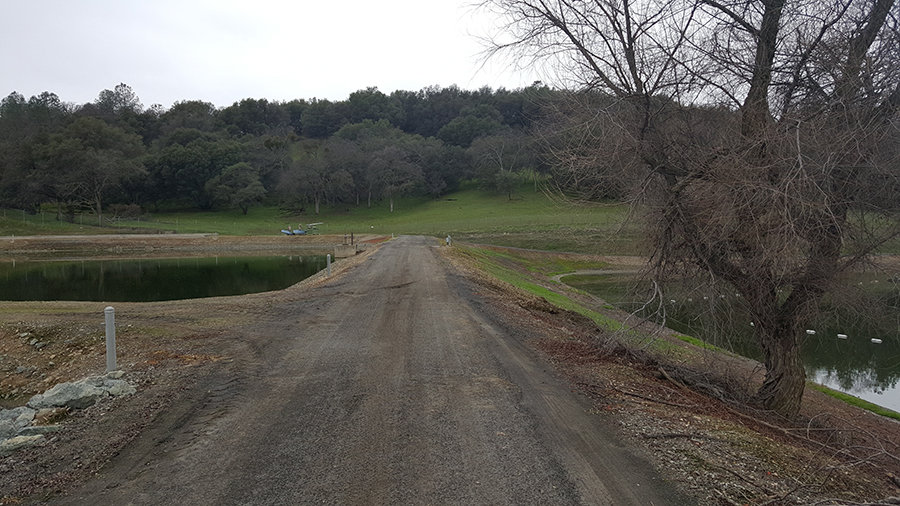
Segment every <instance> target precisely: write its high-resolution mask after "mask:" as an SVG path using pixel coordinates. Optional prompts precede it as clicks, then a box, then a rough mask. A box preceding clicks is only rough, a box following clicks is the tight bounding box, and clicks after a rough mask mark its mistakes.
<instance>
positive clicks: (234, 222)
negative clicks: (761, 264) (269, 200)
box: [0, 185, 640, 255]
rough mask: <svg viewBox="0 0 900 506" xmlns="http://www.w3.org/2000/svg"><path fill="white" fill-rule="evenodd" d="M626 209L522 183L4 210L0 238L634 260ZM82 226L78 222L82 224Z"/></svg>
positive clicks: (634, 230) (633, 230) (633, 233)
mask: <svg viewBox="0 0 900 506" xmlns="http://www.w3.org/2000/svg"><path fill="white" fill-rule="evenodd" d="M627 212H628V209H627V207H625V206H624V205H621V204H594V205H576V204H573V203H570V202H564V201H561V200H559V199H554V198H550V197H549V196H547V195H546V194H544V193H540V192H535V191H534V189H533V187H532V186H530V185H523V186H522V187H521V188H520V189H519V191H517V192H516V193H514V194H513V199H512V200H509V199H508V198H507V197H506V196H505V195H498V194H495V193H491V192H486V191H482V190H478V189H465V190H462V191H459V192H456V193H453V194H450V195H447V196H444V197H443V198H441V199H438V200H436V199H430V198H403V199H398V200H397V201H395V205H394V212H393V213H391V212H390V210H389V208H388V203H387V202H386V201H385V202H377V203H374V204H373V206H372V207H371V208H367V207H365V205H362V206H360V207H355V206H347V205H344V206H340V207H326V206H323V207H322V209H321V213H320V214H318V215H316V214H314V213H311V212H308V211H307V212H304V213H302V214H295V213H290V212H287V211H284V210H282V209H279V208H277V207H274V206H270V207H254V208H251V209H250V212H249V213H248V214H247V215H243V214H241V212H240V211H239V210H227V211H183V212H161V213H151V214H148V215H146V216H145V217H144V218H143V219H142V220H140V221H117V222H115V223H114V224H112V225H111V226H107V227H103V228H100V227H96V226H92V225H93V224H94V223H95V222H96V216H95V215H84V216H83V217H82V216H78V217H76V220H75V221H76V223H74V224H71V223H64V222H58V221H56V219H55V215H54V214H52V213H48V212H45V213H44V214H43V216H41V215H26V214H24V213H22V211H13V210H7V211H6V215H5V216H4V215H2V214H0V236H3V235H46V234H97V233H127V232H140V231H146V232H150V233H156V232H170V231H171V232H178V233H195V232H207V233H210V232H215V233H219V234H223V235H277V234H280V230H281V229H283V228H287V227H288V226H289V225H290V226H292V227H296V225H297V224H301V223H302V224H303V225H304V227H305V226H306V224H309V223H314V222H322V223H323V224H322V225H320V226H319V227H318V229H319V232H320V233H323V234H345V233H346V234H349V233H351V232H352V233H356V234H361V233H376V234H385V235H387V234H398V235H399V234H423V235H432V236H437V237H445V236H446V235H447V234H450V235H451V236H452V237H453V238H454V239H456V240H464V241H471V242H484V243H490V244H497V245H503V246H515V247H522V248H533V249H546V250H553V251H577V252H584V253H596V254H628V255H632V254H639V253H640V251H639V248H638V246H637V243H638V238H639V236H640V234H639V231H638V227H637V226H636V225H633V224H631V225H628V226H623V223H624V222H625V221H626V217H627ZM81 222H83V224H82V223H81Z"/></svg>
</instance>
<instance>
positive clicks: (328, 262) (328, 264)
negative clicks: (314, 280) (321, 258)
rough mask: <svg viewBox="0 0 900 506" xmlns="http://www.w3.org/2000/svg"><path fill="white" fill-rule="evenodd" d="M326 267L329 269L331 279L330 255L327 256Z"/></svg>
mask: <svg viewBox="0 0 900 506" xmlns="http://www.w3.org/2000/svg"><path fill="white" fill-rule="evenodd" d="M325 265H326V268H327V269H328V277H329V278H330V277H331V255H330V254H328V255H326V256H325Z"/></svg>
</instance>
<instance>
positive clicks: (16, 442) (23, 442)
mask: <svg viewBox="0 0 900 506" xmlns="http://www.w3.org/2000/svg"><path fill="white" fill-rule="evenodd" d="M43 439H44V436H42V435H36V436H16V437H13V438H9V439H7V440H5V441H0V455H4V454H7V453H10V452H14V451H16V450H18V449H20V448H25V447H28V446H35V445H36V444H38V443H40V442H41V440H43Z"/></svg>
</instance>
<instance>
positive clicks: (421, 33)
mask: <svg viewBox="0 0 900 506" xmlns="http://www.w3.org/2000/svg"><path fill="white" fill-rule="evenodd" d="M470 1H471V0H468V1H467V0H369V1H366V0H344V1H341V0H316V1H308V0H294V1H290V0H245V1H237V0H0V12H2V15H3V23H2V24H3V28H2V29H0V69H2V70H0V97H6V96H7V95H9V93H11V92H13V91H17V92H19V93H21V94H22V95H24V96H25V98H29V97H31V96H32V95H36V94H39V93H40V92H42V91H50V92H53V93H56V94H57V95H59V97H60V99H61V100H63V101H64V102H72V103H77V104H83V103H86V102H92V101H94V100H95V99H96V98H97V95H98V94H99V93H100V91H101V90H103V89H110V90H111V89H113V88H114V87H115V86H116V85H117V84H119V83H126V84H128V85H129V86H131V88H132V89H133V90H134V91H135V93H137V95H138V97H140V99H141V102H142V103H143V104H144V106H145V107H147V106H150V105H151V104H155V103H158V104H162V105H163V106H164V107H166V108H168V107H170V106H171V105H172V104H173V103H174V102H176V101H180V100H193V99H199V100H205V101H207V102H212V103H213V104H215V105H216V106H220V107H223V106H228V105H231V104H232V103H233V102H235V101H237V100H240V99H242V98H248V97H252V98H266V99H269V100H291V99H294V98H305V99H310V98H313V97H316V98H327V99H331V100H343V99H346V98H347V97H348V96H349V94H350V93H351V92H353V91H356V90H360V89H364V88H367V87H369V86H375V87H378V89H380V90H381V91H383V92H385V93H390V92H392V91H394V90H397V89H402V90H410V91H416V90H419V89H421V88H424V87H426V86H431V85H439V86H442V87H446V86H450V85H452V84H456V85H458V86H459V87H461V88H464V89H477V88H480V87H482V86H490V87H491V88H495V89H496V88H499V87H506V88H509V89H512V88H519V87H523V86H527V85H529V84H531V83H532V82H533V81H535V80H536V79H538V77H536V76H534V75H529V73H527V72H522V71H521V70H516V69H514V68H513V66H512V65H511V64H509V63H508V62H501V61H499V60H498V61H496V62H488V64H487V65H483V64H484V61H483V58H482V57H481V55H480V53H481V51H482V50H483V46H482V45H481V43H480V42H479V41H478V39H477V37H476V35H485V34H487V33H488V32H490V31H491V28H490V27H491V26H492V25H493V24H494V21H493V20H491V19H489V18H487V17H486V15H485V14H484V13H482V12H476V11H473V9H472V8H471V6H470Z"/></svg>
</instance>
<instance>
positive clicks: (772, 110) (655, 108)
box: [482, 0, 900, 416]
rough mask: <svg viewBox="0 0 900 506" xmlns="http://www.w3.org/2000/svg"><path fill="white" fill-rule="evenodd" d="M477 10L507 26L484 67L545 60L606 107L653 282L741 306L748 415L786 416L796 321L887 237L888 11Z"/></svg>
mask: <svg viewBox="0 0 900 506" xmlns="http://www.w3.org/2000/svg"><path fill="white" fill-rule="evenodd" d="M482 6H483V7H485V8H488V9H492V10H494V11H496V12H498V13H499V14H501V15H502V16H504V17H505V19H506V20H507V25H506V27H505V30H504V31H503V32H502V33H501V34H499V35H498V38H496V39H494V40H493V41H492V45H491V50H492V51H493V52H503V51H512V52H513V53H514V54H516V55H518V56H519V57H522V58H529V59H539V60H542V61H545V62H546V61H549V62H552V63H553V65H554V66H555V68H556V69H557V70H558V71H559V72H560V73H561V74H562V75H564V76H565V77H566V78H567V80H568V84H570V85H575V86H577V87H578V88H579V89H580V90H583V91H584V92H588V93H595V94H601V95H604V96H607V97H610V98H614V99H615V100H614V101H613V102H614V103H615V105H610V106H606V107H602V108H598V109H597V110H596V111H594V114H595V115H596V116H597V117H598V118H602V119H603V120H604V121H606V122H607V125H606V126H605V128H606V129H607V130H610V129H613V130H615V136H614V138H615V139H616V143H615V145H616V149H617V150H621V151H622V153H620V154H619V155H618V156H620V157H622V158H623V159H627V160H637V163H636V164H635V165H636V168H635V171H634V175H633V177H634V178H642V184H640V185H638V187H639V188H640V189H641V190H642V196H644V197H647V198H645V199H644V202H646V203H648V204H649V205H650V207H651V208H652V210H653V211H654V213H653V214H654V215H655V216H656V220H655V222H654V224H655V228H654V230H655V234H654V236H655V242H654V244H655V246H656V247H655V251H654V253H653V255H652V259H653V262H652V264H653V266H654V267H655V268H656V271H657V273H659V274H665V273H667V272H672V271H673V270H675V269H682V270H683V269H684V268H685V267H688V266H690V267H692V268H694V269H700V270H702V271H705V272H707V273H709V274H711V275H713V276H715V277H716V278H718V279H721V280H724V281H727V282H728V283H730V284H731V285H733V286H734V288H735V289H736V290H737V291H739V292H740V293H741V294H742V295H743V300H744V301H745V303H746V304H747V308H748V310H749V311H750V313H751V315H752V317H753V318H754V321H755V322H757V323H756V327H755V329H756V336H757V340H758V342H759V344H760V347H761V349H762V351H763V354H764V363H765V367H766V376H765V379H764V382H763V384H762V386H761V388H760V389H759V390H758V392H757V396H758V399H759V401H760V402H761V404H762V405H763V406H765V407H767V408H769V409H772V410H774V411H776V412H779V413H781V414H784V415H787V416H794V415H796V413H797V412H798V410H799V406H800V400H801V398H802V395H803V390H804V385H805V371H804V369H803V366H802V363H801V361H800V346H801V344H802V339H803V338H804V335H805V334H804V332H803V327H802V326H801V325H802V323H803V322H804V321H805V318H806V317H807V316H808V315H809V314H810V313H811V312H813V311H815V309H816V308H817V306H818V304H819V302H820V301H821V299H822V296H823V294H825V293H826V292H828V291H829V290H830V289H832V288H833V287H834V285H835V283H836V281H837V279H838V276H839V274H840V273H842V272H844V271H846V270H847V269H849V268H851V267H852V266H853V265H854V264H856V263H858V262H860V261H861V260H863V259H864V258H865V257H866V255H868V254H869V253H871V252H873V251H875V250H877V248H878V247H880V246H881V245H883V244H884V243H885V242H886V241H888V240H890V239H891V238H893V237H896V236H897V235H898V233H900V228H898V219H897V215H898V212H900V203H898V199H897V191H898V189H900V184H898V179H900V174H898V173H900V165H898V157H897V147H896V143H897V138H898V137H897V129H898V124H900V118H898V109H900V30H898V19H900V13H898V5H897V4H896V3H895V0H829V1H824V2H823V1H812V0H793V1H788V0H682V1H675V2H669V1H663V0H635V1H629V0H554V1H551V0H487V1H485V2H484V3H483V4H482ZM591 137H592V136H588V137H586V139H585V140H588V141H591ZM580 149H582V150H583V149H584V146H581V148H580ZM566 152H567V151H566V150H563V151H562V153H563V156H565V153H566ZM568 152H571V149H569V150H568ZM585 168H587V169H590V170H598V168H599V169H600V170H602V164H586V166H585Z"/></svg>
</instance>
